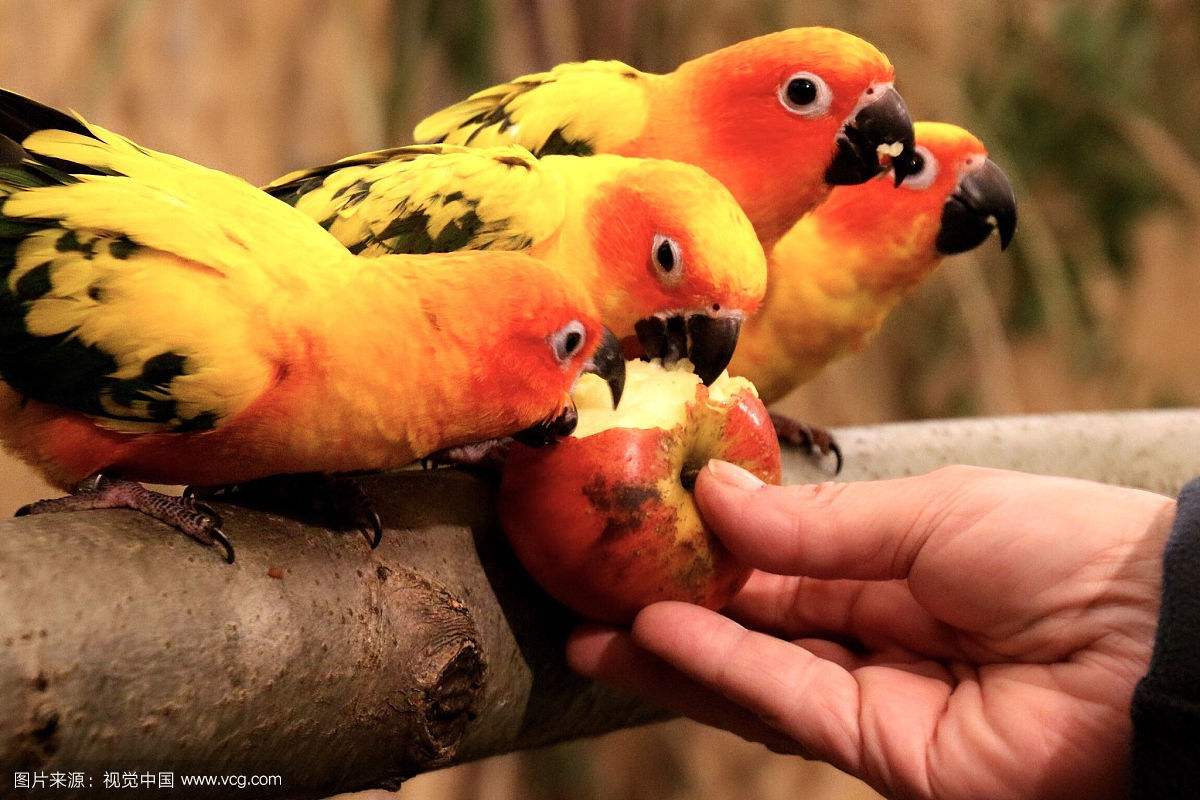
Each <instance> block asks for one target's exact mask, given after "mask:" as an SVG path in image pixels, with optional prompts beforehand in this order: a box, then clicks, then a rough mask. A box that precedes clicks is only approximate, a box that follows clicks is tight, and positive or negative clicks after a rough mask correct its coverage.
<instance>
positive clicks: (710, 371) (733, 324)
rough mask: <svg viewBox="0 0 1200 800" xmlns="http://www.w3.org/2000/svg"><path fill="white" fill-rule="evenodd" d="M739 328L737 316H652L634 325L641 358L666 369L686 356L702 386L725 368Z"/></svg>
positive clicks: (719, 374) (740, 323) (734, 346)
mask: <svg viewBox="0 0 1200 800" xmlns="http://www.w3.org/2000/svg"><path fill="white" fill-rule="evenodd" d="M741 329H742V317H741V315H738V314H724V315H721V316H711V315H709V314H704V313H695V314H689V315H687V316H684V315H683V314H676V315H674V316H670V317H665V318H664V317H661V316H653V317H647V318H646V319H643V320H638V322H637V324H636V325H634V332H635V333H636V334H637V338H638V342H639V343H640V344H641V346H642V357H643V358H661V359H662V361H663V365H664V366H670V365H672V364H674V363H675V362H676V361H678V360H679V359H681V358H684V357H685V356H686V357H687V358H688V360H690V361H691V362H692V365H693V366H694V367H695V368H696V375H698V376H699V377H700V380H701V381H702V382H703V383H704V385H705V386H709V385H711V384H712V382H713V381H715V380H716V379H717V378H719V377H721V373H722V372H724V371H725V368H726V367H727V366H729V362H730V360H731V359H732V358H733V351H734V349H735V348H736V347H737V342H738V334H739V333H740V332H741Z"/></svg>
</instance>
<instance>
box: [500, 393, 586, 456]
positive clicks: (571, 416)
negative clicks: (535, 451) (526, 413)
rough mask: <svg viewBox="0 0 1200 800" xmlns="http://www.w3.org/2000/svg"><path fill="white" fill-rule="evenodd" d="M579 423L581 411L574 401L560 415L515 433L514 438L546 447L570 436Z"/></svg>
mask: <svg viewBox="0 0 1200 800" xmlns="http://www.w3.org/2000/svg"><path fill="white" fill-rule="evenodd" d="M578 424H579V412H578V411H576V410H575V404H574V403H572V404H570V405H568V406H567V407H566V408H564V409H563V410H562V411H560V412H559V413H558V416H555V417H551V418H550V419H544V420H542V421H541V422H539V423H537V424H536V425H530V426H529V427H528V428H526V429H525V430H523V431H519V432H517V433H514V434H513V439H515V440H517V441H518V442H520V443H521V444H524V445H528V446H529V447H545V446H547V445H551V444H554V443H555V442H557V441H558V440H559V439H565V438H567V437H568V436H570V435H571V434H572V433H574V432H575V426H576V425H578Z"/></svg>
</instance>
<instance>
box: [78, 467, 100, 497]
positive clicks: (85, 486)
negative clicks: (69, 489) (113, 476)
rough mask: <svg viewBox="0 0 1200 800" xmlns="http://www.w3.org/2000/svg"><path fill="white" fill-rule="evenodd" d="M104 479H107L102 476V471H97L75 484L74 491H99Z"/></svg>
mask: <svg viewBox="0 0 1200 800" xmlns="http://www.w3.org/2000/svg"><path fill="white" fill-rule="evenodd" d="M106 480H107V478H105V477H104V473H103V472H97V473H96V474H95V475H93V476H92V477H90V478H87V479H85V480H84V481H83V482H81V483H80V484H79V486H77V487H76V488H75V491H76V492H98V491H100V487H101V486H103V485H104V482H105V481H106Z"/></svg>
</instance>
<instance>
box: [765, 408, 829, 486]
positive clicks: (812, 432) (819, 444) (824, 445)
mask: <svg viewBox="0 0 1200 800" xmlns="http://www.w3.org/2000/svg"><path fill="white" fill-rule="evenodd" d="M771 422H772V423H774V425H775V435H776V436H778V437H779V442H780V443H781V444H785V445H790V446H792V447H798V448H800V449H802V450H804V451H805V452H807V453H808V455H809V457H810V458H812V459H813V461H815V462H816V463H817V464H818V465H823V464H824V460H825V458H826V457H827V456H830V455H832V456H833V458H834V467H833V474H834V475H839V474H841V471H842V465H843V463H844V461H843V458H842V448H841V446H840V445H838V443H837V440H836V439H834V438H833V434H832V433H830V432H829V431H827V430H825V429H824V428H818V427H817V426H815V425H809V424H807V423H805V422H801V421H800V420H798V419H793V418H792V417H787V416H784V415H782V414H771Z"/></svg>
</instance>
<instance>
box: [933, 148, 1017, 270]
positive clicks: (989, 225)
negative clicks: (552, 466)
mask: <svg viewBox="0 0 1200 800" xmlns="http://www.w3.org/2000/svg"><path fill="white" fill-rule="evenodd" d="M993 230H995V231H999V232H1000V249H1001V250H1003V249H1004V248H1006V247H1008V243H1009V242H1010V241H1012V237H1013V234H1014V233H1015V232H1016V230H1017V198H1016V196H1015V195H1014V194H1013V188H1012V183H1010V182H1009V180H1008V176H1007V175H1005V174H1004V170H1002V169H1000V167H998V166H996V163H995V162H994V161H992V160H991V159H990V158H989V159H985V160H984V162H983V165H982V166H980V167H979V168H978V169H975V170H972V171H971V172H968V173H967V174H966V175H964V176H963V177H962V179H960V180H959V182H958V186H956V187H955V189H954V192H953V193H952V194H951V195H950V196H949V197H948V198H946V205H945V206H943V207H942V222H941V227H940V228H939V229H938V235H937V241H936V243H935V246H936V247H937V250H938V252H939V253H943V254H945V255H953V254H955V253H965V252H966V251H968V250H973V249H974V248H976V247H978V246H979V245H981V244H982V243H983V242H984V240H986V239H987V238H988V237H989V236H991V235H992V231H993Z"/></svg>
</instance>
